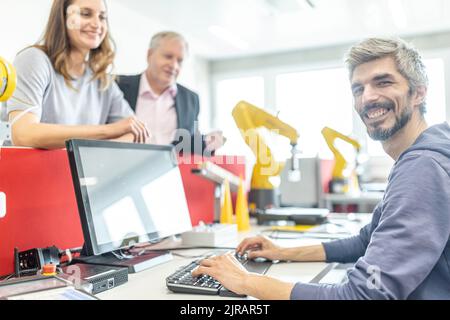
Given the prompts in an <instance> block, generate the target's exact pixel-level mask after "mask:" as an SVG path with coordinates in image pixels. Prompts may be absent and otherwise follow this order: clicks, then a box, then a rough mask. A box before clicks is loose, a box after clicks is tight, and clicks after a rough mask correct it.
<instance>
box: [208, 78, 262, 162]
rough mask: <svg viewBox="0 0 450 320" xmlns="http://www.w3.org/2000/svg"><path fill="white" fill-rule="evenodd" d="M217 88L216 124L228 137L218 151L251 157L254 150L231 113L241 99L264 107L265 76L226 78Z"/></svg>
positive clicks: (219, 152) (219, 82)
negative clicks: (242, 134) (244, 137)
mask: <svg viewBox="0 0 450 320" xmlns="http://www.w3.org/2000/svg"><path fill="white" fill-rule="evenodd" d="M215 90H216V94H215V106H216V109H215V126H216V128H217V129H220V130H222V131H223V133H224V136H225V137H226V138H227V143H226V144H225V146H224V147H222V148H220V149H219V150H218V152H217V153H218V154H226V155H243V156H246V157H250V158H251V157H252V152H251V150H250V148H249V147H248V146H247V145H246V144H245V142H244V139H243V138H242V136H241V133H240V131H239V129H238V128H237V126H236V123H235V121H234V119H233V117H232V115H231V113H232V111H233V108H234V107H235V106H236V105H237V104H238V102H239V101H241V100H244V101H247V102H249V103H251V104H254V105H256V106H260V107H261V108H263V107H264V78H263V77H245V78H234V79H225V80H221V81H218V82H217V84H216V87H215Z"/></svg>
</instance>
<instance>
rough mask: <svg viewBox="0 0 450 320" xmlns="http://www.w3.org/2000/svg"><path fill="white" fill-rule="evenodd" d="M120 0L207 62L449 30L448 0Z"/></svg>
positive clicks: (449, 12)
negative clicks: (184, 40) (183, 37)
mask: <svg viewBox="0 0 450 320" xmlns="http://www.w3.org/2000/svg"><path fill="white" fill-rule="evenodd" d="M116 1H118V0H116ZM120 2H121V4H122V5H123V6H126V7H128V8H129V9H131V10H134V11H136V12H138V13H139V14H141V15H143V16H145V17H147V18H148V19H150V20H152V21H153V22H155V23H158V24H159V25H162V26H164V27H165V28H167V29H173V30H176V31H179V32H182V33H183V34H185V35H186V37H187V38H188V40H189V41H190V43H191V45H192V47H194V48H193V51H195V53H196V54H198V55H201V56H203V57H205V58H208V59H221V58H230V57H236V56H249V55H255V54H262V53H270V52H278V51H288V50H295V49H302V48H307V47H320V46H329V45H334V44H341V43H349V42H352V41H355V40H358V39H361V38H364V37H367V36H374V35H399V36H406V35H415V34H423V33H429V32H437V31H446V30H450V1H449V0H309V2H311V3H312V4H314V6H315V7H314V8H312V7H310V6H309V5H308V4H307V0H191V1H186V0H127V1H120ZM155 31H157V30H149V32H155ZM212 31H213V32H215V33H216V34H222V36H217V35H215V34H214V33H213V32H212ZM221 37H222V38H221ZM224 38H227V39H228V40H224Z"/></svg>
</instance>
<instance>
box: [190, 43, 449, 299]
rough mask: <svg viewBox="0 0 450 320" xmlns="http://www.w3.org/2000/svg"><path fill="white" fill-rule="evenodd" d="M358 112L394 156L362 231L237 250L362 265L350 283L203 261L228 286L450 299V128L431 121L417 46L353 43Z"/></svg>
mask: <svg viewBox="0 0 450 320" xmlns="http://www.w3.org/2000/svg"><path fill="white" fill-rule="evenodd" d="M346 62H347V66H348V69H349V73H350V82H351V87H352V92H353V96H354V100H355V106H354V107H355V110H356V111H357V112H358V113H359V115H360V117H361V119H362V121H363V122H364V124H365V125H366V127H367V132H368V133H369V135H370V137H372V139H375V140H379V141H381V143H382V145H383V148H384V150H385V151H386V153H387V154H388V155H389V156H390V157H391V158H392V159H394V160H395V165H394V167H393V168H392V171H391V173H390V175H389V181H388V186H387V189H386V193H385V195H384V197H383V200H382V201H381V202H380V203H379V204H378V206H377V207H376V208H375V210H374V213H373V219H372V222H371V223H370V224H369V225H367V226H366V227H364V228H363V229H361V232H360V234H359V235H358V236H355V237H352V238H348V239H343V240H337V241H333V242H326V243H323V244H322V245H318V246H304V247H297V248H282V247H280V246H278V245H276V244H275V243H273V242H272V241H271V240H270V239H268V238H266V237H254V238H248V239H245V240H244V241H243V242H242V243H241V244H240V245H239V246H238V248H237V249H236V251H237V252H238V253H239V254H244V253H245V252H247V253H248V257H249V258H251V259H252V258H256V257H264V258H267V259H271V260H283V261H303V262H306V261H326V262H340V263H354V266H353V268H351V269H350V270H349V272H348V277H347V278H348V279H347V281H346V282H345V283H342V284H337V285H325V284H310V283H296V284H293V283H287V282H283V281H279V280H276V279H273V278H270V277H267V276H261V275H255V274H250V273H248V272H247V271H246V270H245V269H243V268H242V267H239V264H238V263H237V262H236V261H235V259H234V257H232V256H230V255H228V256H221V257H214V258H212V259H207V260H204V261H203V262H202V263H201V266H200V267H199V268H198V269H197V270H196V271H195V272H194V273H193V274H194V275H200V274H208V275H210V276H212V277H214V278H216V279H217V280H218V281H220V282H221V283H222V284H223V285H224V286H225V287H226V288H227V289H229V290H231V291H234V292H236V293H239V294H247V295H250V296H254V297H257V298H260V299H289V298H290V299H306V300H311V299H339V300H344V299H380V300H381V299H450V270H449V266H450V240H449V239H450V126H449V125H448V123H446V122H444V123H442V124H439V125H435V126H432V127H428V125H427V123H426V121H425V118H424V114H425V112H426V95H427V88H428V79H427V75H426V72H425V67H424V64H423V62H422V59H421V57H420V55H419V53H418V52H417V50H416V49H414V48H412V47H411V46H410V45H409V44H407V43H405V42H404V41H402V40H400V39H379V38H372V39H368V40H365V41H363V42H361V43H359V44H357V45H355V46H353V47H352V48H351V50H350V51H349V53H348V56H347V61H346Z"/></svg>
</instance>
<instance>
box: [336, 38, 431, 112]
mask: <svg viewBox="0 0 450 320" xmlns="http://www.w3.org/2000/svg"><path fill="white" fill-rule="evenodd" d="M385 57H392V58H394V61H395V63H396V65H397V70H398V72H399V73H400V74H401V75H402V76H403V77H405V79H407V80H408V83H409V89H410V92H411V93H412V92H414V91H415V90H416V89H417V87H422V86H423V87H428V76H427V73H426V68H425V65H424V63H423V61H422V57H421V56H420V54H419V52H418V51H417V49H415V48H414V47H413V46H412V45H411V44H408V43H407V42H405V41H403V40H402V39H399V38H370V39H366V40H364V41H362V42H360V43H358V44H356V45H354V46H353V47H352V48H351V49H350V51H349V52H348V53H347V56H346V60H345V63H346V65H347V68H348V71H349V73H350V78H352V77H353V73H354V71H355V69H356V68H357V67H358V66H360V65H361V64H364V63H367V62H371V61H373V60H377V59H382V58H385ZM420 112H421V114H422V115H423V114H425V113H426V103H425V102H423V104H422V105H421V106H420Z"/></svg>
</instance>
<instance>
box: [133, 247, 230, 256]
mask: <svg viewBox="0 0 450 320" xmlns="http://www.w3.org/2000/svg"><path fill="white" fill-rule="evenodd" d="M130 249H132V248H130ZM195 249H210V250H236V248H231V247H207V246H197V247H174V248H158V249H142V250H141V251H139V252H138V253H136V254H134V256H141V255H146V254H150V253H152V252H164V251H183V250H195ZM128 252H129V253H130V251H128ZM172 254H174V253H172ZM174 255H178V256H180V257H182V256H181V255H180V254H174ZM202 256H203V255H201V256H200V257H202ZM194 258H195V257H194Z"/></svg>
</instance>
